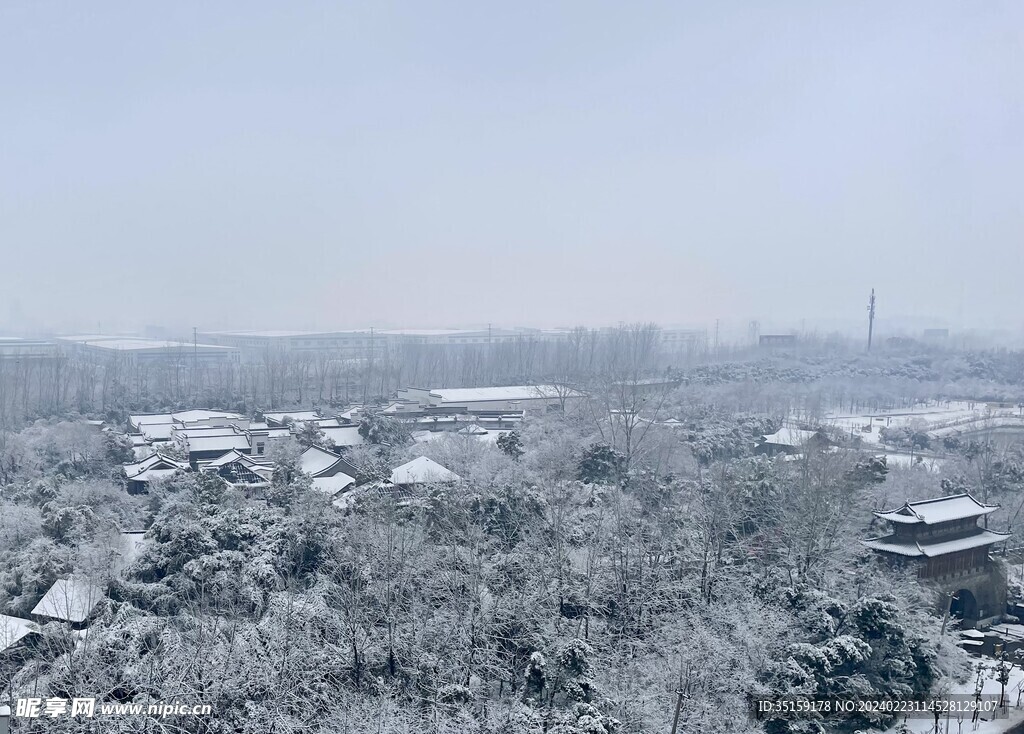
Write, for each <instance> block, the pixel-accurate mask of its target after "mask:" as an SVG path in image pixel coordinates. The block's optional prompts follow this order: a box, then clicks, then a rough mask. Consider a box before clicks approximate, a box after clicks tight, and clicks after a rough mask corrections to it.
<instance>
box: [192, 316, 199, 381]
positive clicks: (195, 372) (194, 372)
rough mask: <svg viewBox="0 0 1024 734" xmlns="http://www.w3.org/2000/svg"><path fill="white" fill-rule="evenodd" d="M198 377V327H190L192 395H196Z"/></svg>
mask: <svg viewBox="0 0 1024 734" xmlns="http://www.w3.org/2000/svg"><path fill="white" fill-rule="evenodd" d="M198 377H199V329H197V328H196V327H195V326H193V327H192V397H193V398H195V396H196V379H197V378H198Z"/></svg>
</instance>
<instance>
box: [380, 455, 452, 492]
mask: <svg viewBox="0 0 1024 734" xmlns="http://www.w3.org/2000/svg"><path fill="white" fill-rule="evenodd" d="M459 479H461V477H460V476H459V475H458V474H456V473H455V472H453V471H449V470H448V469H445V468H444V467H443V466H441V465H440V464H438V463H437V462H436V461H433V460H432V459H428V458H427V457H426V456H420V457H418V458H416V459H413V460H412V461H410V462H408V463H406V464H402V465H401V466H400V467H398V468H397V469H395V470H394V471H393V472H391V483H392V484H395V485H400V484H431V483H434V482H457V481H458V480H459Z"/></svg>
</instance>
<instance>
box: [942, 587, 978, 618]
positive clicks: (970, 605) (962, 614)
mask: <svg viewBox="0 0 1024 734" xmlns="http://www.w3.org/2000/svg"><path fill="white" fill-rule="evenodd" d="M949 615H950V616H951V617H956V618H957V619H977V618H978V600H977V599H975V597H974V594H972V593H971V591H970V590H969V589H958V590H957V592H956V594H954V595H953V597H952V598H951V599H950V601H949Z"/></svg>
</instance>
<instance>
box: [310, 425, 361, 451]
mask: <svg viewBox="0 0 1024 734" xmlns="http://www.w3.org/2000/svg"><path fill="white" fill-rule="evenodd" d="M320 430H321V431H323V434H324V436H326V437H327V438H329V439H331V440H332V441H333V442H334V445H335V446H359V445H360V444H364V443H366V439H364V438H363V437H362V436H361V435H360V434H359V426H337V427H334V428H332V427H327V428H321V429H320Z"/></svg>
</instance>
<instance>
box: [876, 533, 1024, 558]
mask: <svg viewBox="0 0 1024 734" xmlns="http://www.w3.org/2000/svg"><path fill="white" fill-rule="evenodd" d="M1009 537H1010V534H1009V533H997V532H995V531H994V530H982V531H981V532H980V533H977V534H975V535H968V536H967V537H966V538H957V539H956V540H947V541H944V542H942V543H928V544H924V543H914V542H907V541H897V540H896V537H895V536H893V535H889V536H886V537H884V538H875V539H873V540H865V541H863V543H864V545H866V546H867V547H868V548H871V549H872V550H876V551H884V552H886V553H895V554H897V555H900V556H909V557H924V558H935V557H936V556H944V555H948V554H949V553H957V552H959V551H965V550H971V549H972V548H981V547H982V546H986V545H992V544H993V543H1000V542H1002V541H1004V540H1006V539H1007V538H1009Z"/></svg>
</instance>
